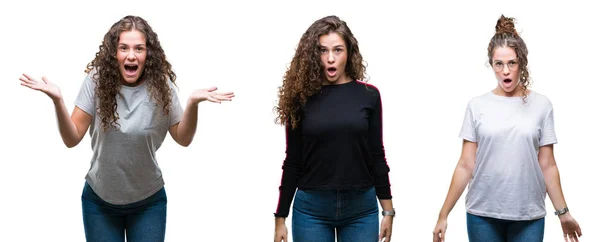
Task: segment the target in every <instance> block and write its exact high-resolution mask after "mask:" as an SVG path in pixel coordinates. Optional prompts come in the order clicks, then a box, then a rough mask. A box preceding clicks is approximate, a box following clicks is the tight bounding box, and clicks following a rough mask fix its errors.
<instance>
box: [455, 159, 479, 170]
mask: <svg viewBox="0 0 600 242" xmlns="http://www.w3.org/2000/svg"><path fill="white" fill-rule="evenodd" d="M457 168H458V169H461V170H464V171H466V172H468V173H471V172H473V169H475V161H474V160H468V159H461V160H460V161H459V162H458V167H457Z"/></svg>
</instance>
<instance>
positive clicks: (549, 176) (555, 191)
mask: <svg viewBox="0 0 600 242" xmlns="http://www.w3.org/2000/svg"><path fill="white" fill-rule="evenodd" d="M538 161H539V163H540V168H541V169H542V173H543V174H544V180H545V182H546V189H547V191H548V196H549V197H550V200H551V201H552V205H554V210H559V209H562V208H564V207H566V206H567V202H566V201H565V197H564V195H563V192H562V187H561V185H560V175H559V174H558V167H557V166H556V160H555V159H554V146H553V145H546V146H542V147H540V150H539V153H538Z"/></svg>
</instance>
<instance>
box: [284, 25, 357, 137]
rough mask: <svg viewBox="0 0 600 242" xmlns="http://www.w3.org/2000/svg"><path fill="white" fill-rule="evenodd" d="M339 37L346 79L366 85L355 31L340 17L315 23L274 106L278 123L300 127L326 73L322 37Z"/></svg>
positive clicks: (300, 47) (305, 34)
mask: <svg viewBox="0 0 600 242" xmlns="http://www.w3.org/2000/svg"><path fill="white" fill-rule="evenodd" d="M330 33H337V34H339V35H340V36H341V37H342V39H344V42H345V44H346V48H347V49H348V59H349V61H347V62H346V67H345V72H346V75H347V76H348V77H349V78H350V79H352V80H362V81H364V82H367V80H366V78H365V75H366V64H365V63H363V58H362V55H361V54H360V51H359V48H358V41H357V40H356V38H354V35H353V34H352V31H350V28H348V26H347V25H346V22H345V21H342V20H341V19H340V18H339V17H337V16H327V17H324V18H321V19H319V20H317V21H315V22H314V23H313V24H312V25H311V26H310V27H309V28H308V29H307V30H306V32H304V34H303V35H302V37H301V38H300V42H299V43H298V47H297V48H296V53H295V55H294V58H293V59H292V62H291V64H290V66H289V68H288V69H287V71H286V73H285V75H284V77H283V84H282V86H280V87H279V93H278V94H279V95H278V96H279V102H278V104H277V106H275V108H274V109H275V110H276V112H277V118H276V121H275V122H276V123H277V124H282V125H291V126H292V127H293V128H296V127H297V126H298V122H299V121H300V117H301V114H300V110H301V107H302V106H303V105H305V104H306V101H307V99H308V98H309V97H311V96H312V95H314V94H316V93H317V92H319V91H320V90H321V85H322V82H323V78H325V77H324V71H323V64H322V63H321V59H320V53H319V49H320V44H319V37H321V36H322V35H326V34H330Z"/></svg>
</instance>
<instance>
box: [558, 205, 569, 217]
mask: <svg viewBox="0 0 600 242" xmlns="http://www.w3.org/2000/svg"><path fill="white" fill-rule="evenodd" d="M568 211H569V208H567V207H564V208H563V209H560V210H556V211H555V212H554V215H556V216H560V215H563V214H565V213H567V212H568Z"/></svg>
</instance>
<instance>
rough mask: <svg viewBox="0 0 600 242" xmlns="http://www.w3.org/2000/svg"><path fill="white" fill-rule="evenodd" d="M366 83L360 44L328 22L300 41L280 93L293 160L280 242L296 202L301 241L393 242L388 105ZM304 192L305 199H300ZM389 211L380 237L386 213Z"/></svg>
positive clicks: (281, 209)
mask: <svg viewBox="0 0 600 242" xmlns="http://www.w3.org/2000/svg"><path fill="white" fill-rule="evenodd" d="M363 79H365V65H364V64H363V61H362V56H361V54H360V52H359V49H358V42H357V40H356V39H355V38H354V36H353V34H352V32H351V31H350V29H349V28H348V26H347V25H346V23H345V22H344V21H342V20H340V19H339V18H338V17H336V16H328V17H325V18H322V19H320V20H317V21H316V22H315V23H313V24H312V25H311V26H310V27H309V28H308V30H307V31H306V32H305V33H304V35H303V36H302V38H301V39H300V43H299V45H298V48H297V49H296V54H295V56H294V58H293V59H292V63H291V65H290V67H289V69H288V70H287V72H286V74H285V77H284V80H283V85H282V87H280V89H279V103H278V106H277V107H276V110H277V113H278V117H277V123H279V124H282V125H285V126H286V142H287V148H286V154H287V155H286V158H285V160H284V162H283V167H282V169H283V174H282V178H281V186H280V187H279V191H280V195H279V203H278V206H277V211H276V212H275V241H276V242H280V241H282V240H283V241H287V227H286V226H285V218H286V217H287V216H288V215H289V209H290V205H291V202H292V200H293V199H294V194H295V195H296V198H295V199H294V206H293V215H292V236H293V238H294V241H296V242H301V241H315V240H316V241H334V240H335V237H336V236H335V233H336V232H337V237H338V240H339V241H377V240H378V239H382V238H385V240H386V241H390V238H391V232H392V220H393V216H394V209H393V206H392V195H391V190H390V182H389V176H388V172H389V167H388V165H387V162H386V158H385V152H384V148H383V141H382V121H381V113H382V111H381V98H380V96H379V91H378V90H377V88H375V87H374V86H372V85H368V84H366V83H364V82H362V81H360V80H363ZM296 188H298V191H297V192H296ZM377 198H379V202H380V204H381V207H382V208H383V210H384V211H383V214H384V217H383V220H382V223H381V231H380V232H378V229H379V228H378V227H379V226H378V225H379V223H378V219H379V216H378V215H379V207H378V205H377Z"/></svg>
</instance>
